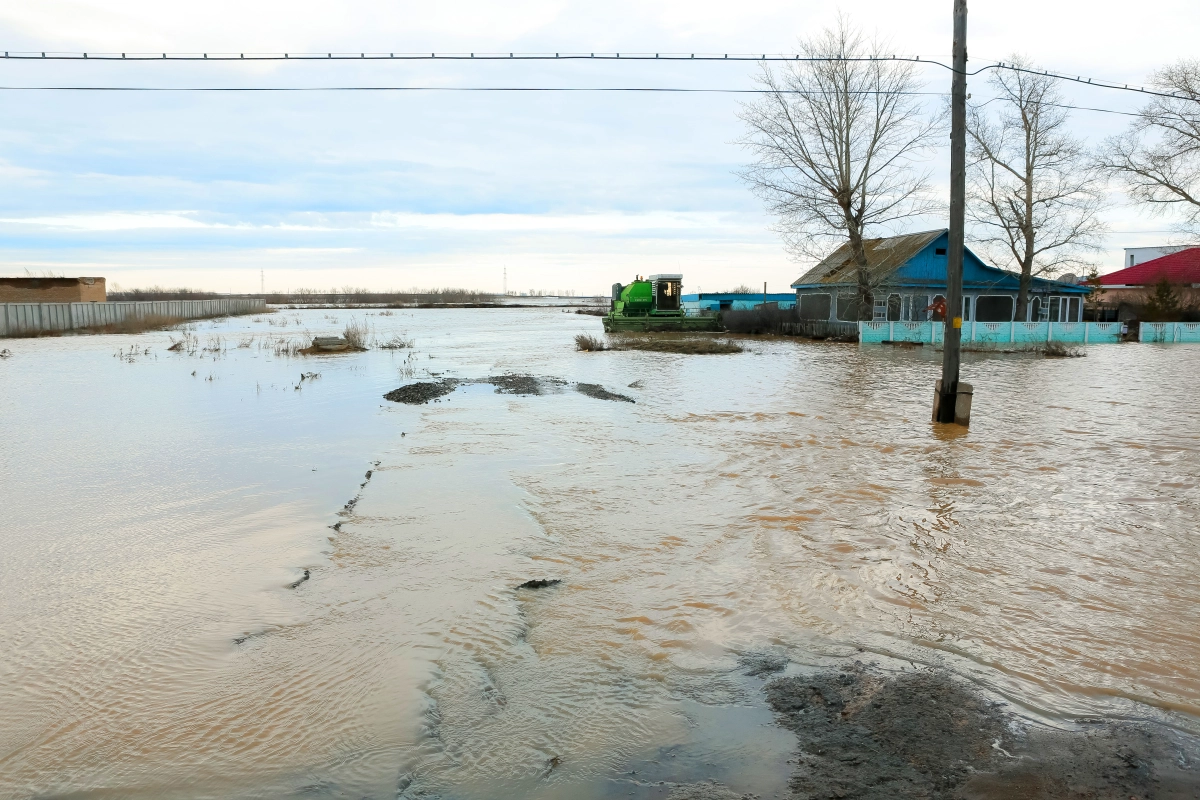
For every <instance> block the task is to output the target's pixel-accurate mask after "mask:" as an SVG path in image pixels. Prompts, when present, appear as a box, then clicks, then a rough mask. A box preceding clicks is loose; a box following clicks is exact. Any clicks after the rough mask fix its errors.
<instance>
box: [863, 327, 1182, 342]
mask: <svg viewBox="0 0 1200 800" xmlns="http://www.w3.org/2000/svg"><path fill="white" fill-rule="evenodd" d="M1160 324H1163V323H1160ZM1165 324H1168V325H1186V324H1197V325H1198V326H1200V323H1165ZM1143 325H1145V323H1143ZM858 330H859V335H858V336H859V341H860V342H863V343H864V344H869V343H872V342H873V343H876V344H878V343H879V342H921V343H924V344H940V343H941V341H942V332H943V330H944V327H943V323H941V322H860V323H858ZM1194 335H1196V336H1197V338H1196V339H1188V340H1184V341H1200V331H1197V332H1196V334H1194ZM962 340H963V341H964V342H976V343H979V344H1040V343H1042V342H1051V341H1053V342H1070V343H1072V344H1103V343H1110V342H1119V341H1121V323H1119V322H964V323H963V327H962ZM1143 341H1145V340H1144V339H1143Z"/></svg>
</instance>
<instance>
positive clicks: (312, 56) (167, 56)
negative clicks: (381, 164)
mask: <svg viewBox="0 0 1200 800" xmlns="http://www.w3.org/2000/svg"><path fill="white" fill-rule="evenodd" d="M4 58H5V59H16V60H24V61H157V62H163V61H332V60H337V61H364V60H375V61H472V60H474V61H578V60H600V61H609V60H612V61H660V62H664V61H765V62H776V61H784V62H802V61H850V62H861V61H905V62H912V63H919V64H932V65H934V66H938V67H942V68H943V69H946V70H949V71H951V72H953V71H954V67H953V66H951V65H950V64H946V63H945V62H942V61H938V60H937V59H936V58H928V57H926V58H922V57H921V56H919V55H917V56H904V55H901V56H896V55H893V56H890V57H881V58H875V57H860V58H828V57H810V56H802V55H799V54H798V53H797V54H786V53H781V54H778V55H772V54H769V53H762V54H757V55H756V54H753V53H624V54H622V53H516V52H510V53H429V54H425V53H367V52H359V53H334V52H326V53H265V54H264V53H250V54H249V55H247V54H246V53H236V54H234V53H165V52H164V53H86V52H85V53H66V52H57V53H56V52H51V51H20V52H17V51H8V50H6V51H4ZM995 69H1005V70H1011V71H1013V72H1023V73H1027V74H1031V75H1044V76H1046V77H1051V78H1055V79H1057V80H1062V81H1067V82H1071V83H1079V84H1083V85H1086V86H1095V87H1098V88H1101V89H1116V90H1119V91H1126V92H1135V93H1138V94H1145V95H1151V96H1154V97H1166V98H1170V99H1174V100H1192V101H1194V102H1200V98H1196V97H1192V96H1190V95H1187V94H1181V93H1178V92H1162V91H1157V90H1154V89H1147V88H1145V87H1144V86H1142V87H1135V86H1130V85H1129V84H1128V83H1125V84H1118V83H1112V82H1109V81H1101V80H1097V79H1094V78H1088V77H1084V76H1082V75H1076V76H1074V77H1071V76H1070V75H1067V74H1065V73H1061V72H1052V71H1049V70H1040V69H1033V68H1032V67H1018V66H1015V65H1013V64H1006V63H1005V62H1003V61H997V62H995V63H992V64H987V65H985V66H982V67H980V68H979V69H976V70H971V71H968V72H967V73H966V74H967V75H968V76H972V75H979V74H980V73H982V72H986V71H988V70H995Z"/></svg>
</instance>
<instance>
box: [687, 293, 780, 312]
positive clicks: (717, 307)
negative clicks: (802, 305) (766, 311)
mask: <svg viewBox="0 0 1200 800" xmlns="http://www.w3.org/2000/svg"><path fill="white" fill-rule="evenodd" d="M682 300H683V308H684V311H685V312H686V313H687V314H704V313H712V314H715V313H717V312H718V311H730V310H734V311H742V310H744V309H749V308H754V307H755V306H760V305H762V304H763V293H762V292H757V293H753V292H752V293H750V294H744V293H741V292H703V293H700V294H685V295H684V296H683V298H682ZM766 302H767V304H768V305H773V304H778V306H779V307H780V308H792V307H793V306H795V305H796V295H794V294H792V293H791V292H786V293H781V294H768V295H767V296H766Z"/></svg>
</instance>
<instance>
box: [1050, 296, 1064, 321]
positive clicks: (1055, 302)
mask: <svg viewBox="0 0 1200 800" xmlns="http://www.w3.org/2000/svg"><path fill="white" fill-rule="evenodd" d="M1061 311H1062V298H1061V297H1051V298H1050V321H1051V322H1062V320H1061V319H1060V318H1059V316H1058V315H1059V313H1060V312H1061Z"/></svg>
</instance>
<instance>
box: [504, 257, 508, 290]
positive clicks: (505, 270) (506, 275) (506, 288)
mask: <svg viewBox="0 0 1200 800" xmlns="http://www.w3.org/2000/svg"><path fill="white" fill-rule="evenodd" d="M504 294H505V296H506V297H507V296H508V265H507V264H505V265H504Z"/></svg>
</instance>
